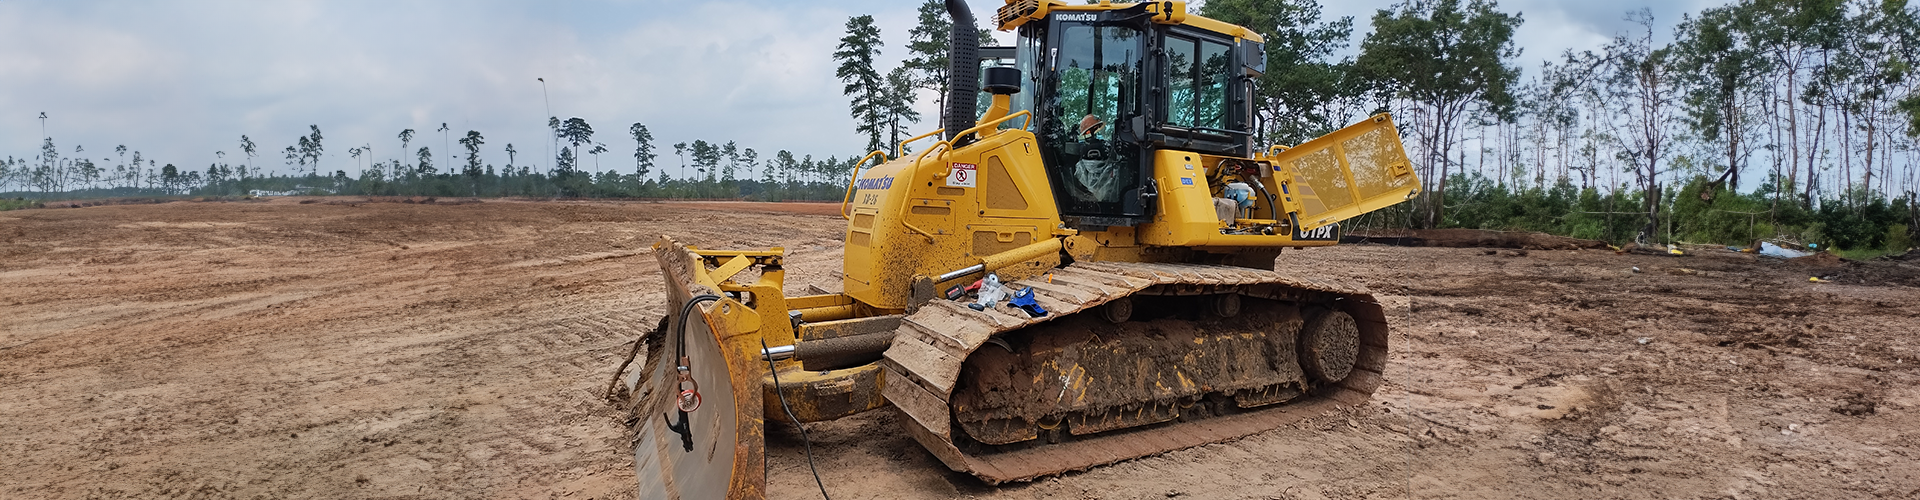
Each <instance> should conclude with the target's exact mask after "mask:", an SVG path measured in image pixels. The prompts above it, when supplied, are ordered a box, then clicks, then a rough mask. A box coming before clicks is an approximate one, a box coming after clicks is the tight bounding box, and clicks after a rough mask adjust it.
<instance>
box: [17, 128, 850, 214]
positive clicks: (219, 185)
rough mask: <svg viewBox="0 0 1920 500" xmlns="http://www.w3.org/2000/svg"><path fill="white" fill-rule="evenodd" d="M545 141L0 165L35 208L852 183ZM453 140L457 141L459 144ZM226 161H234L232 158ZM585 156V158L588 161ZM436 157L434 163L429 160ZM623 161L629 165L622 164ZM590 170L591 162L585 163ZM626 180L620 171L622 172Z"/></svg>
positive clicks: (240, 147) (647, 192)
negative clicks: (496, 153) (537, 155)
mask: <svg viewBox="0 0 1920 500" xmlns="http://www.w3.org/2000/svg"><path fill="white" fill-rule="evenodd" d="M549 127H550V128H551V129H552V132H553V133H552V138H553V140H554V142H555V143H556V144H559V148H558V151H559V153H558V154H557V155H556V156H555V157H554V158H553V159H552V162H551V163H549V164H548V165H550V166H551V168H547V167H537V166H535V165H529V164H526V163H525V162H524V161H523V160H524V159H523V158H521V156H520V151H519V150H518V149H517V148H516V147H515V146H514V145H513V144H510V143H509V144H506V145H505V148H503V150H502V151H503V152H504V153H505V155H506V161H505V163H504V164H495V163H493V162H491V161H488V160H487V159H486V158H485V157H484V156H483V154H482V148H481V146H482V145H485V144H486V141H487V139H486V136H485V135H484V134H482V133H481V132H480V131H478V130H468V131H466V132H465V133H464V134H460V135H458V136H454V135H453V134H452V129H450V128H449V127H447V126H446V124H441V126H440V128H439V129H436V130H435V132H440V133H442V136H443V140H444V141H446V142H447V143H448V144H458V146H459V148H458V149H456V150H453V151H442V153H441V154H442V155H444V156H438V157H437V156H436V153H435V152H434V150H433V148H432V147H430V146H419V147H418V148H417V149H413V147H414V141H415V139H416V138H418V136H419V132H418V131H416V130H414V129H405V130H401V131H400V132H399V133H398V134H396V136H395V139H396V141H397V142H398V143H399V148H398V150H399V151H403V152H408V154H407V155H405V156H403V157H402V158H394V159H385V160H382V159H376V157H375V156H374V154H373V150H374V148H373V146H372V145H371V144H363V145H360V146H350V147H348V148H347V154H348V156H349V157H351V158H352V160H353V161H354V166H353V168H352V170H348V169H345V168H340V169H335V170H332V171H330V172H329V171H328V170H327V169H325V168H323V167H322V166H321V160H322V159H324V158H326V156H327V154H326V151H327V146H328V144H327V142H326V137H325V135H324V134H323V133H322V132H321V130H320V127H319V126H318V125H310V126H308V133H307V134H303V135H300V136H297V137H295V138H294V140H293V141H292V142H293V144H292V145H289V146H287V147H286V148H285V149H283V150H281V151H280V152H281V153H282V161H283V163H284V166H285V167H287V169H286V170H291V171H293V172H298V173H297V174H292V175H288V174H285V173H282V171H281V170H280V169H269V168H266V167H263V166H260V165H257V164H256V162H255V159H256V158H257V157H258V156H259V153H260V149H259V147H258V145H257V144H256V143H255V142H254V141H253V139H252V138H251V137H248V136H246V135H242V136H240V139H239V141H238V143H237V148H236V149H237V151H239V152H240V154H239V155H228V154H227V153H226V152H225V151H224V150H222V151H216V152H215V153H214V157H215V161H213V162H212V163H210V164H208V165H207V166H206V167H205V169H204V170H201V169H197V168H182V167H177V166H175V165H173V164H170V163H169V164H165V165H161V164H160V163H159V161H157V160H154V159H151V158H147V157H145V156H144V155H143V154H142V153H141V152H140V151H138V150H129V149H128V148H127V147H126V146H124V145H123V146H117V147H115V148H114V152H115V153H116V155H117V156H109V157H105V158H101V159H99V160H98V161H97V162H96V161H95V160H94V159H93V158H90V157H87V156H85V153H86V148H85V147H83V146H75V147H74V149H73V152H72V153H71V154H67V155H63V154H62V150H61V148H59V147H58V146H56V145H55V143H54V140H53V139H52V138H50V137H49V138H46V139H44V141H43V142H42V146H41V150H40V154H39V155H36V156H35V157H33V158H32V159H30V160H29V159H25V158H13V157H8V158H7V159H5V160H0V192H8V191H12V192H13V193H14V194H15V195H26V194H32V195H34V196H35V197H37V198H49V197H55V196H59V197H69V198H73V197H93V196H134V195H196V196H241V195H248V194H256V193H262V192H265V193H271V194H290V193H298V194H347V195H396V196H494V197H498V196H525V197H570V198H636V197H639V198H741V197H751V198H756V199H766V200H795V199H799V200H828V199H839V198H840V197H841V196H842V195H843V194H844V190H843V189H842V188H843V186H844V185H845V184H846V181H845V179H846V178H847V177H848V176H850V175H851V173H852V172H851V169H852V163H853V161H855V160H857V159H858V158H855V157H848V158H846V159H841V158H839V157H837V156H829V157H827V158H826V159H815V158H814V157H813V155H810V154H807V155H796V154H794V153H792V152H790V151H786V150H781V151H778V152H775V153H773V154H771V155H767V156H766V157H762V156H761V155H760V153H759V152H758V151H756V150H755V149H754V148H752V147H743V146H740V145H739V144H738V143H736V142H734V141H726V142H724V143H722V142H709V141H706V140H695V141H692V142H690V143H689V142H682V143H677V144H673V145H672V148H673V155H674V157H675V158H677V160H678V170H677V171H676V172H677V175H670V174H669V171H670V170H671V169H672V168H673V166H672V165H661V164H659V163H657V162H658V160H660V155H659V154H657V153H656V146H655V145H654V138H653V134H652V132H651V131H650V130H648V128H647V126H646V125H645V124H641V123H633V124H631V125H629V126H628V128H627V133H628V134H629V135H630V136H631V137H632V139H633V140H634V143H635V148H634V150H633V153H632V159H633V164H632V165H631V167H625V166H614V165H603V164H602V162H601V159H602V158H601V156H602V155H605V154H609V151H608V149H607V145H606V144H605V143H603V142H598V141H596V140H595V131H594V130H593V126H592V124H590V123H588V122H587V120H585V119H583V118H579V117H572V118H567V119H564V120H562V119H559V118H557V117H554V118H550V119H549ZM454 137H458V138H457V139H455V138H454ZM229 156H232V158H229ZM589 156H590V157H591V158H587V157H589ZM436 159H438V161H437V162H436ZM622 161H624V159H623V160H622ZM588 162H591V163H588ZM628 168H630V170H624V171H623V169H628Z"/></svg>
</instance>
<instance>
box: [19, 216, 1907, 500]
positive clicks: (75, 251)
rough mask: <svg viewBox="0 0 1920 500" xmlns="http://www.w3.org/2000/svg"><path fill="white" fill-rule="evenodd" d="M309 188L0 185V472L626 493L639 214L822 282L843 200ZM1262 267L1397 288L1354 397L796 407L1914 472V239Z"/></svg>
mask: <svg viewBox="0 0 1920 500" xmlns="http://www.w3.org/2000/svg"><path fill="white" fill-rule="evenodd" d="M300 201H301V200H299V199H273V200H271V201H266V202H245V203H216V202H207V203H196V202H174V203H164V204H154V205H106V206H92V207H86V208H75V209H51V208H49V209H36V210H19V211H11V212H0V497H4V498H154V497H167V498H559V497H566V498H628V497H631V495H632V493H631V491H630V490H631V485H632V482H633V477H632V471H631V460H632V458H631V457H630V456H629V455H628V454H627V452H626V449H625V439H626V436H627V435H626V431H625V429H623V428H622V426H621V424H620V422H618V421H617V420H618V413H617V411H615V410H613V409H612V408H611V407H609V406H608V405H606V404H604V403H603V402H602V400H601V394H600V391H601V389H602V387H604V385H605V383H606V381H607V377H609V376H610V375H611V373H610V372H611V370H612V368H613V367H614V366H615V365H616V364H617V363H618V362H619V359H620V358H621V357H622V356H623V355H624V354H626V352H627V350H628V348H629V344H628V342H630V341H632V340H633V338H634V337H636V336H637V335H638V334H639V333H640V332H641V331H643V330H645V329H646V328H648V327H651V326H652V325H653V323H654V321H656V320H657V318H658V317H659V315H660V311H659V310H658V309H659V307H660V304H661V292H660V284H659V279H660V278H659V276H658V274H659V272H658V270H657V269H656V268H655V265H654V262H653V259H652V257H651V255H649V248H648V245H649V244H650V243H651V242H652V241H654V239H655V238H656V237H657V236H658V235H659V234H672V235H674V236H675V237H676V238H679V239H681V240H682V241H686V242H688V243H691V244H694V245H697V246H701V247H704V248H729V247H734V248H758V247H769V246H781V247H785V248H786V249H787V250H788V252H789V255H790V257H789V260H788V266H787V269H788V273H789V274H788V285H789V287H790V288H794V290H793V291H795V292H798V289H800V288H804V287H806V286H808V285H817V286H821V287H825V288H829V289H837V288H838V277H837V276H838V275H837V271H838V270H839V260H840V251H839V246H840V242H839V240H840V237H841V232H842V230H843V228H844V226H843V224H844V220H843V219H840V218H839V217H838V216H837V215H834V214H837V211H838V209H839V207H838V205H836V204H823V205H822V204H816V205H799V204H744V203H725V202H720V203H690V204H676V203H645V202H629V203H611V202H519V201H498V200H481V202H480V203H464V204H450V203H433V204H423V203H418V201H419V200H415V201H416V202H415V203H405V202H403V201H391V200H365V202H362V203H342V204H329V203H327V202H326V201H343V200H325V201H319V202H312V203H306V204H301V203H300ZM1280 265H1283V266H1288V267H1290V268H1294V269H1304V270H1315V271H1316V272H1321V273H1325V274H1326V277H1327V278H1329V279H1348V280H1353V281H1358V282H1360V283H1363V284H1366V285H1367V286H1369V287H1371V288H1372V289H1373V290H1374V292H1375V293H1376V297H1377V298H1379V299H1380V300H1381V301H1382V302H1383V303H1384V304H1385V305H1386V306H1387V308H1388V311H1389V316H1390V318H1391V321H1392V323H1393V325H1392V326H1393V328H1394V330H1393V334H1392V341H1391V343H1392V347H1391V352H1392V355H1391V361H1390V363H1389V367H1388V371H1387V383H1386V385H1385V387H1383V388H1382V389H1381V391H1380V392H1379V393H1378V394H1376V396H1377V397H1376V399H1375V401H1374V402H1373V403H1370V404H1367V405H1363V406H1359V407H1352V408H1347V409H1344V410H1343V411H1341V412H1338V413H1335V414H1330V415H1325V416H1321V417H1317V418H1313V419H1310V420H1308V421H1306V422H1302V423H1300V424H1299V425H1295V426H1292V427H1287V428H1282V429H1276V430H1273V431H1270V432H1266V433H1262V434H1258V435H1255V436H1252V437H1250V438H1247V439H1243V440H1239V441H1235V442H1231V443H1226V444H1219V445H1211V446H1205V447H1200V448H1194V449H1189V450H1181V451H1176V452H1172V453H1167V454H1163V455H1159V456H1154V457H1148V458H1144V459H1139V460H1133V461H1129V462H1124V463H1121V464H1116V465H1112V466H1108V467H1102V468H1097V469H1094V470H1091V471H1087V472H1083V473H1074V474H1069V475H1066V476H1063V477H1057V478H1050V479H1043V480H1040V481H1036V482H1033V483H1025V484H1015V485H1008V486H1000V487H992V486H987V485H984V484H982V483H980V482H979V481H977V480H974V479H973V478H972V477H970V476H967V475H964V474H956V473H952V472H950V471H947V470H946V469H945V467H943V466H941V465H940V463H939V462H938V461H937V460H935V459H934V458H933V457H932V456H931V455H929V454H928V453H927V452H925V451H924V450H922V449H921V448H920V447H919V446H918V445H917V444H915V443H914V442H913V441H912V440H911V439H910V438H908V437H906V436H905V435H903V434H901V433H900V432H898V431H897V429H899V427H898V422H896V420H897V419H898V418H900V417H899V416H898V415H897V414H896V413H895V412H894V411H893V410H890V409H885V410H880V411H875V412H869V413H866V414H861V415H856V416H854V417H850V418H846V419H842V420H838V421H833V422H824V423H817V424H809V426H808V430H809V431H810V433H811V437H812V444H813V453H814V459H815V463H816V464H817V468H818V470H819V473H820V477H821V479H822V480H823V481H824V482H825V484H826V487H827V489H828V490H829V491H830V492H831V493H832V494H833V495H834V497H835V498H842V499H849V498H1048V499H1052V498H1060V499H1069V498H1071V499H1079V498H1121V499H1126V498H1174V497H1182V498H1258V499H1265V498H1283V499H1319V498H1471V499H1479V498H1490V499H1505V498H1516V499H1518V498H1916V497H1920V413H1917V412H1920V384H1916V382H1920V370H1916V368H1917V367H1916V359H1915V358H1920V345H1917V344H1916V342H1915V340H1914V338H1913V335H1914V334H1915V332H1920V319H1916V317H1917V316H1920V289H1916V288H1914V287H1913V286H1914V285H1915V284H1917V283H1920V281H1916V279H1915V277H1916V276H1920V267H1916V264H1915V263H1913V262H1910V261H1898V260H1887V261H1875V262H1850V261H1838V262H1784V261H1774V260H1765V259H1757V258H1754V257H1752V256H1750V255H1743V254H1735V253H1731V252H1697V253H1695V254H1694V255H1690V256H1686V257H1670V256H1648V255H1615V254H1614V253H1613V252H1611V251H1607V250H1531V251H1525V252H1522V251H1518V250H1504V251H1487V250H1483V249H1479V248H1406V247H1387V246H1375V245H1347V246H1340V247H1334V248H1326V249H1314V250H1303V251H1289V252H1288V253H1286V254H1284V255H1282V256H1281V259H1280ZM1634 268H1638V272H1635V271H1634ZM1816 276H1818V277H1823V278H1824V279H1827V282H1824V283H1823V282H1810V281H1808V278H1810V277H1816ZM768 439H769V441H768V447H769V456H770V460H769V464H768V475H769V476H768V481H769V484H770V486H769V493H770V495H771V496H772V497H774V498H783V499H784V498H818V496H819V493H818V491H816V490H815V487H814V485H813V484H812V483H813V477H812V475H810V474H809V473H808V465H807V459H806V456H805V453H804V451H803V447H802V443H801V439H800V436H799V433H798V432H797V430H795V429H794V428H793V427H791V426H774V427H773V428H772V429H770V432H769V438H768Z"/></svg>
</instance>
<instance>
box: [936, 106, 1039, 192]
mask: <svg viewBox="0 0 1920 500" xmlns="http://www.w3.org/2000/svg"><path fill="white" fill-rule="evenodd" d="M1014 118H1026V120H1025V121H1022V122H1020V130H1026V129H1027V127H1031V126H1033V112H1032V111H1028V110H1024V109H1023V110H1020V111H1019V112H1016V113H1013V114H1010V115H1007V116H1002V117H999V118H996V119H993V120H989V121H986V122H982V123H980V124H978V125H974V126H973V128H970V129H966V130H964V131H961V132H960V133H958V134H954V135H953V136H954V137H966V136H969V135H973V134H976V133H979V132H980V131H982V130H986V129H989V128H993V127H996V126H999V125H1000V124H1001V123H1006V122H1007V121H1008V120H1012V119H1014ZM941 146H946V147H947V150H952V149H953V141H951V140H947V141H940V143H939V144H935V145H934V146H933V147H931V148H927V150H926V151H921V152H920V155H919V156H915V157H914V158H913V164H914V166H916V167H918V166H919V165H920V159H921V158H924V157H926V156H927V153H931V152H933V150H935V149H939V148H940V147H941ZM941 156H946V153H941ZM934 158H936V159H937V158H940V156H936V157H934ZM952 170H953V167H951V166H948V167H943V169H942V173H941V174H940V175H938V176H937V177H946V176H947V175H950V174H952V173H953V171H952ZM915 173H918V172H917V171H916V172H915Z"/></svg>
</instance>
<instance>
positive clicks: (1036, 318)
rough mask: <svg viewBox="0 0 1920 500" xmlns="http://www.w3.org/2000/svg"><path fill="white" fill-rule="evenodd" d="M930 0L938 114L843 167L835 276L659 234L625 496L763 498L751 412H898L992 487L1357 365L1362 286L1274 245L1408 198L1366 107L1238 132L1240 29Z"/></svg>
mask: <svg viewBox="0 0 1920 500" xmlns="http://www.w3.org/2000/svg"><path fill="white" fill-rule="evenodd" d="M946 4H947V10H948V12H949V14H950V15H951V16H952V17H953V21H954V29H953V30H952V31H953V33H954V34H955V35H954V36H953V38H952V40H951V42H952V49H951V50H952V53H951V58H950V59H951V67H950V71H949V75H950V78H951V80H950V82H949V85H950V88H951V90H950V91H949V93H948V95H947V96H946V99H945V106H946V109H944V110H943V117H944V118H943V119H942V123H941V125H943V127H942V128H941V129H939V130H935V131H933V132H930V133H928V134H926V135H923V136H920V137H916V138H914V139H913V140H911V141H908V143H909V144H920V145H922V146H924V147H922V148H920V149H919V150H918V151H917V152H912V153H908V152H907V151H906V147H905V146H906V144H903V145H902V147H900V148H898V149H896V150H895V151H892V152H885V151H875V152H873V153H872V154H869V155H868V156H867V158H864V159H862V160H861V162H860V164H866V163H867V162H868V161H869V160H877V161H879V162H880V163H879V164H878V165H876V166H873V167H870V168H866V169H864V170H863V169H859V168H855V169H854V175H853V177H854V178H853V179H851V180H850V182H849V185H848V187H847V196H846V199H845V200H844V203H843V205H842V215H843V216H844V217H845V218H846V219H847V220H848V224H847V232H846V243H845V263H844V268H843V269H842V271H841V275H842V277H843V278H842V286H841V288H842V291H839V292H825V291H823V290H820V289H814V291H815V292H818V293H812V294H802V295H799V296H788V294H787V293H786V287H785V283H783V278H784V271H783V268H782V256H783V251H782V250H781V249H779V248H773V249H762V250H711V249H703V248H695V247H691V246H687V245H683V244H680V243H677V242H675V241H673V240H672V239H670V238H663V239H662V240H661V242H660V243H658V244H657V245H656V246H655V255H656V257H657V258H658V260H659V263H660V266H661V268H662V270H663V273H662V274H663V276H664V277H665V281H666V290H667V303H668V306H669V307H668V310H667V311H665V312H664V313H665V317H664V318H663V319H662V321H661V324H660V325H659V326H658V327H656V328H655V329H654V330H653V331H652V332H650V333H647V334H645V335H643V336H642V337H641V340H640V341H639V342H638V343H636V345H635V346H634V355H633V356H629V359H628V362H629V363H632V362H634V361H635V358H636V357H638V358H639V360H640V362H639V364H638V367H637V368H635V369H633V370H628V366H629V364H622V365H621V367H620V368H619V369H618V370H617V372H618V373H617V374H616V376H615V380H614V381H613V382H612V383H611V384H610V387H609V388H608V389H609V391H608V392H609V394H610V396H613V397H615V398H616V400H617V401H619V403H618V404H621V405H623V406H622V407H623V408H624V409H626V411H628V415H629V416H630V418H629V420H628V425H629V427H630V428H631V429H632V430H633V432H634V434H633V436H632V443H633V454H634V460H635V462H634V463H635V466H634V469H635V472H636V473H637V475H638V481H639V484H638V487H639V493H640V495H639V496H640V498H690V499H707V498H761V497H763V496H765V495H764V494H765V482H766V477H765V469H764V467H765V454H764V431H765V425H766V422H767V421H768V419H773V420H775V421H791V422H794V423H805V422H816V421H823V420H830V419H836V418H841V417H845V416H848V415H852V414H855V413H859V412H864V411H868V410H874V409H879V408H883V407H887V406H892V407H894V408H897V409H898V411H899V412H900V413H901V414H902V415H903V416H902V418H900V419H899V421H901V422H903V423H904V424H905V425H904V427H905V428H904V429H901V432H905V433H906V434H909V435H911V436H912V437H913V439H914V440H916V441H918V442H919V443H920V444H922V445H924V446H925V447H926V449H927V450H928V451H929V452H931V453H932V455H933V456H935V457H938V459H939V460H940V461H941V462H943V463H945V464H946V465H947V466H948V467H951V468H952V469H953V470H956V471H962V472H966V473H970V474H972V475H974V476H977V477H979V478H980V479H981V480H983V481H985V482H987V483H992V484H999V483H1003V482H1009V481H1028V480H1032V479H1035V478H1039V477H1044V476H1047V475H1052V474H1059V473H1063V472H1067V471H1073V470H1084V469H1087V468H1090V467H1095V466H1100V465H1104V464H1109V463H1113V462H1116V461H1121V460H1127V459H1131V458H1137V457H1142V456H1147V455H1152V454H1156V453H1162V452H1166V451H1171V450H1176V449H1181V448H1187V447H1192V446H1199V445H1203V444H1208V443H1215V442H1221V441H1226V440H1231V439H1236V438H1239V437H1243V436H1246V435H1249V434H1253V433H1257V432H1261V431H1265V430H1268V429H1273V428H1275V427H1278V426H1282V425H1285V424H1287V423H1290V422H1293V421H1295V420H1298V419H1300V418H1302V417H1305V416H1309V415H1315V414H1319V413H1322V412H1325V411H1327V410H1329V409H1330V408H1331V406H1332V405H1334V404H1357V403H1361V402H1364V401H1366V400H1367V399H1368V398H1370V397H1371V394H1372V393H1373V391H1374V389H1375V388H1377V387H1378V386H1379V385H1380V383H1381V380H1382V379H1381V373H1382V370H1383V365H1384V363H1385V360H1386V352H1387V326H1386V318H1385V317H1384V316H1383V312H1382V309H1381V307H1380V306H1379V304H1378V303H1376V302H1375V300H1374V298H1373V296H1372V295H1370V293H1369V292H1368V291H1367V290H1366V289H1365V288H1363V287H1361V286H1359V285H1356V284H1350V283H1339V282H1331V281H1326V280H1322V279H1314V278H1310V277H1306V276H1305V275H1304V273H1299V272H1290V271H1289V269H1288V266H1286V265H1285V264H1284V261H1283V262H1281V265H1278V266H1276V260H1277V258H1278V257H1279V255H1280V251H1281V249H1282V248H1286V247H1295V248H1299V247H1309V246H1325V245H1334V244H1337V243H1338V242H1339V239H1340V236H1341V230H1340V224H1339V223H1340V221H1342V220H1346V219H1350V218H1353V217H1356V216H1359V215H1361V214H1364V213H1367V212H1370V211H1373V210H1378V209H1381V208H1384V207H1387V206H1390V205H1393V204H1396V203H1399V202H1402V201H1405V200H1407V199H1408V198H1411V197H1413V196H1414V195H1415V194H1416V193H1417V192H1418V191H1419V186H1420V182H1419V180H1418V179H1416V178H1415V175H1414V173H1413V170H1412V169H1411V168H1410V164H1409V162H1408V160H1407V157H1406V153H1405V151H1404V149H1403V147H1402V145H1401V141H1400V138H1399V135H1398V133H1397V132H1396V131H1395V128H1394V125H1393V122H1392V120H1391V119H1389V117H1387V116H1386V115H1379V116H1373V117H1371V118H1369V119H1367V120H1365V121H1363V122H1361V123H1358V124H1355V125H1352V126H1349V127H1347V128H1345V129H1342V130H1339V131H1337V132H1334V133H1332V134H1329V135H1327V136H1324V137H1320V138H1318V139H1314V140H1312V141H1308V142H1306V143H1303V144H1300V145H1298V146H1295V147H1290V148H1289V147H1281V146H1276V147H1272V148H1266V149H1256V147H1255V146H1254V144H1255V137H1254V135H1255V132H1254V131H1255V130H1258V129H1259V128H1260V127H1259V124H1258V123H1256V122H1257V120H1258V119H1259V118H1258V117H1257V116H1256V114H1255V112H1254V109H1253V105H1252V102H1253V100H1254V99H1255V98H1256V96H1255V95H1253V92H1254V84H1253V81H1254V79H1255V78H1256V77H1257V76H1259V75H1260V74H1261V72H1262V71H1264V70H1265V66H1266V61H1265V50H1264V47H1263V40H1262V39H1261V37H1260V36H1259V35H1257V34H1255V33H1254V32H1252V31H1251V30H1248V29H1246V28H1244V27H1240V26H1235V25H1231V24H1228V23H1224V22H1220V21H1217V20H1213V19H1207V18H1204V17H1201V16H1198V15H1195V14H1190V13H1187V12H1186V6H1185V5H1184V3H1183V2H1151V3H1135V4H1127V3H1107V2H1102V3H1099V4H1093V5H1078V4H1074V5H1069V4H1067V3H1065V2H1062V1H1060V0H1008V1H1007V4H1006V5H1005V6H1004V7H1002V8H1001V9H1000V10H999V11H998V12H997V13H996V15H995V17H994V19H993V21H994V23H995V24H996V25H997V26H998V28H999V29H1000V30H1002V31H1012V32H1015V33H1017V34H1018V37H1017V44H1016V45H1015V46H1014V47H985V48H982V47H979V46H978V43H977V41H976V39H975V37H974V35H973V34H974V33H975V28H973V26H974V20H973V15H972V13H971V12H969V11H968V9H967V7H966V5H965V4H964V2H962V1H960V0H947V2H946ZM983 66H985V67H983ZM982 90H984V91H985V92H986V94H988V98H987V99H985V105H986V108H987V109H986V110H985V112H984V113H980V112H978V111H977V110H978V108H979V107H980V106H981V105H982V96H981V95H980V93H981V91H982ZM888 153H893V154H892V155H891V157H890V155H889V154H888ZM640 353H644V356H643V357H642V356H640Z"/></svg>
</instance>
